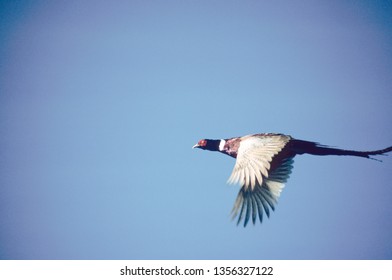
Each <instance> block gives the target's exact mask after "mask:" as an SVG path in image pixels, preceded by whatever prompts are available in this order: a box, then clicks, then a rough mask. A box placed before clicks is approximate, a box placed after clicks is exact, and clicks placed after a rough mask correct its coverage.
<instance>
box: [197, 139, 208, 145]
mask: <svg viewBox="0 0 392 280" xmlns="http://www.w3.org/2000/svg"><path fill="white" fill-rule="evenodd" d="M198 145H199V146H201V147H204V146H205V145H207V140H205V139H202V140H200V141H199V143H198Z"/></svg>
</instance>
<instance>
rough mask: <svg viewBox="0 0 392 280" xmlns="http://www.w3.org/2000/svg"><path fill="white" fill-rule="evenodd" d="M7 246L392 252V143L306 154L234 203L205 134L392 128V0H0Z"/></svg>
mask: <svg viewBox="0 0 392 280" xmlns="http://www.w3.org/2000/svg"><path fill="white" fill-rule="evenodd" d="M0 6H1V8H0V36H1V38H2V39H1V41H0V221H1V223H0V258H1V259H391V258H392V238H391V236H392V219H391V217H392V207H391V203H390V201H391V200H392V188H391V181H392V172H391V171H392V158H391V157H381V159H382V160H383V162H382V163H380V162H377V161H372V160H366V159H361V158H352V157H315V156H307V155H305V156H298V157H297V158H296V159H295V165H294V172H293V174H292V176H291V178H290V180H289V181H288V183H287V185H286V187H285V189H284V191H283V192H282V196H281V199H280V201H279V204H278V207H277V209H276V211H275V212H274V213H273V214H272V215H271V218H270V219H269V220H265V221H264V222H263V224H261V225H260V224H257V225H256V226H253V225H251V226H248V227H247V228H243V227H237V226H236V224H235V223H234V222H232V221H231V220H230V210H231V208H232V205H233V203H234V200H235V198H236V195H237V192H238V189H239V187H238V186H230V185H227V184H226V181H227V179H228V177H229V175H230V173H231V170H232V167H233V166H234V160H233V159H232V158H230V157H227V156H225V155H222V154H219V153H211V152H205V151H201V150H192V149H191V147H192V146H193V145H194V144H195V143H196V142H197V141H198V140H199V139H201V138H217V139H220V138H229V137H234V136H241V135H245V134H249V133H260V132H281V133H285V134H290V135H292V136H293V137H295V138H298V139H304V140H311V141H318V142H321V143H323V144H327V145H333V146H338V147H341V148H350V149H358V150H370V149H379V148H384V147H387V146H390V145H391V144H392V129H391V123H392V114H391V108H392V79H391V74H392V20H391V17H390V15H391V14H392V5H391V4H390V2H388V1H300V2H296V3H294V1H249V0H246V1H2V2H1V4H0Z"/></svg>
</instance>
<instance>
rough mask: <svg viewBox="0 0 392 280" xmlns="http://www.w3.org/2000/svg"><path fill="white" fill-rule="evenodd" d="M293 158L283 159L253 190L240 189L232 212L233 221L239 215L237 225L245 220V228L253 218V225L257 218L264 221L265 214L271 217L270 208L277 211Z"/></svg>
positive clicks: (247, 188) (245, 187)
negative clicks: (276, 206) (276, 207)
mask: <svg viewBox="0 0 392 280" xmlns="http://www.w3.org/2000/svg"><path fill="white" fill-rule="evenodd" d="M293 163H294V160H293V158H292V157H291V158H286V159H283V160H282V162H281V164H280V165H279V166H278V167H277V168H275V169H274V170H272V171H271V172H270V174H269V176H268V177H264V178H263V179H264V180H262V183H261V184H258V183H257V184H256V185H255V186H254V187H253V188H249V187H247V186H245V185H243V186H242V188H241V189H240V191H239V193H238V196H237V199H236V201H235V203H234V207H233V210H232V217H233V219H234V218H235V217H236V216H237V215H238V220H237V225H238V224H239V223H240V222H241V220H242V219H244V227H245V226H246V225H247V224H248V222H249V219H250V218H252V222H253V224H255V223H256V220H257V217H258V218H259V220H260V222H262V221H263V212H265V214H266V215H267V217H269V215H270V208H271V209H272V210H275V205H276V204H277V201H278V198H279V196H280V193H281V191H282V189H283V187H284V184H285V183H286V181H287V179H288V178H289V177H290V173H291V170H292V168H293Z"/></svg>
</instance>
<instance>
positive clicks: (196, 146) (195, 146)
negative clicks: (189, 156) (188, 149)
mask: <svg viewBox="0 0 392 280" xmlns="http://www.w3.org/2000/svg"><path fill="white" fill-rule="evenodd" d="M198 147H200V146H199V144H196V145H194V146H193V147H192V149H194V148H198Z"/></svg>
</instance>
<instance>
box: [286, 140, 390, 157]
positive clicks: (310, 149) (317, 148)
mask: <svg viewBox="0 0 392 280" xmlns="http://www.w3.org/2000/svg"><path fill="white" fill-rule="evenodd" d="M291 144H292V146H291V147H292V149H293V151H294V152H295V153H296V154H300V155H302V154H311V155H318V156H329V155H335V156H356V157H364V158H371V159H374V158H372V157H370V156H374V155H385V154H386V153H388V152H391V151H392V146H391V147H388V148H385V149H382V150H376V151H364V152H362V151H352V150H342V149H335V148H331V147H328V146H325V145H320V144H319V143H316V142H309V141H303V140H296V139H293V140H292V142H291Z"/></svg>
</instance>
